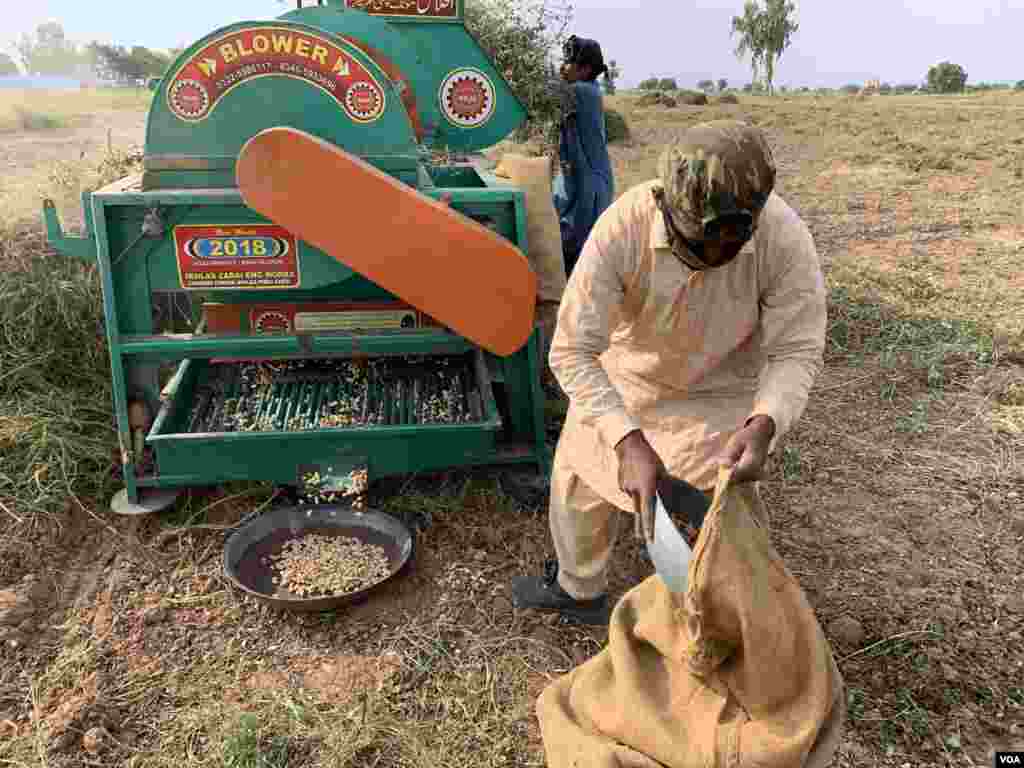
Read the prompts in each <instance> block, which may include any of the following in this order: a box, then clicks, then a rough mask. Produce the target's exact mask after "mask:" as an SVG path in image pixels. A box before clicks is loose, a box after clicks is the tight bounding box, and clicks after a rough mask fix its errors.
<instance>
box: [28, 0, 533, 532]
mask: <svg viewBox="0 0 1024 768" xmlns="http://www.w3.org/2000/svg"><path fill="white" fill-rule="evenodd" d="M298 6H299V7H298V8H297V9H295V10H292V11H290V12H288V13H285V14H284V15H282V16H281V17H280V18H278V19H275V20H273V21H253V22H243V23H239V24H234V25H231V26H227V27H224V28H222V29H219V30H216V31H215V32H212V33H211V34H210V35H208V36H206V37H204V38H203V39H202V40H200V41H198V42H197V43H195V44H194V45H193V46H191V47H190V48H189V49H187V50H186V51H184V52H183V53H182V54H181V55H180V57H179V58H178V59H177V61H176V62H175V63H174V64H173V65H172V66H171V68H170V69H169V70H168V72H167V75H166V76H165V77H164V78H163V79H162V80H160V81H159V82H158V83H156V84H155V86H154V87H155V95H154V99H153V102H152V106H151V108H150V111H149V116H148V125H147V129H146V143H145V156H144V165H143V172H142V173H141V174H139V175H135V176H130V177H127V178H123V179H121V180H119V181H117V182H114V183H113V184H110V185H109V186H106V187H104V188H103V189H100V190H98V191H95V192H93V193H87V194H85V195H83V200H82V204H83V208H84V219H85V232H84V236H83V237H71V236H67V235H65V233H64V232H62V229H61V225H60V222H59V219H58V216H57V212H56V210H55V208H54V205H53V203H52V201H46V202H45V203H44V219H45V222H46V225H47V231H48V235H49V240H50V242H51V244H52V246H53V247H54V248H55V249H56V250H58V251H59V252H61V253H63V254H65V255H67V256H69V257H75V258H79V259H83V260H85V261H89V262H94V263H95V264H97V266H98V271H99V274H100V277H101V280H102V290H103V310H104V318H105V322H106V334H107V341H108V343H109V348H110V363H111V375H112V380H113V400H114V409H115V413H116V418H117V433H118V441H119V445H120V456H121V463H122V465H123V479H124V485H125V488H124V489H123V490H121V491H120V492H119V493H118V494H117V495H116V496H115V497H114V499H113V502H112V508H113V509H114V510H115V511H116V512H119V513H122V514H140V513H144V512H154V511H158V510H160V509H163V508H165V507H167V506H168V505H170V504H171V503H173V500H174V499H175V498H176V496H177V494H178V493H180V492H181V490H182V489H183V488H186V487H189V486H210V485H215V484H219V483H223V482H228V481H237V480H258V481H267V482H273V483H276V484H280V485H286V486H301V485H302V484H303V482H304V478H309V477H316V478H318V479H319V482H320V483H321V484H323V483H325V482H326V484H327V486H328V487H343V486H344V480H343V479H344V478H348V477H351V476H352V474H353V472H354V471H360V472H363V473H368V474H369V476H370V477H371V478H373V477H382V476H389V475H399V474H407V473H413V472H421V471H433V470H440V469H444V468H450V467H455V466H465V465H491V464H496V465H497V464H521V465H531V464H532V465H534V466H536V467H537V468H538V469H539V470H540V471H541V472H545V471H546V469H547V466H548V462H549V455H548V449H547V448H546V446H545V441H544V427H543V397H542V393H541V388H540V367H541V361H540V349H541V345H540V343H539V342H540V330H539V328H537V327H536V325H535V324H534V321H533V315H532V312H533V310H532V305H531V309H530V321H529V327H528V329H527V330H526V331H524V333H523V334H522V338H523V342H522V343H521V344H519V345H518V346H517V348H516V349H515V350H514V351H512V352H511V353H509V352H508V351H507V350H504V351H502V352H500V353H495V352H494V351H493V349H491V350H489V349H486V348H484V346H482V345H480V344H477V343H474V342H473V341H471V340H470V339H469V338H467V335H468V336H472V334H459V333H456V332H455V331H453V330H452V325H455V324H453V323H445V322H441V321H439V320H438V319H435V317H436V316H437V315H438V313H436V312H430V311H429V307H425V304H424V303H423V302H419V306H417V305H416V303H414V302H411V301H409V300H408V297H407V296H406V297H403V296H400V295H396V293H395V292H394V291H391V290H389V289H388V286H387V285H385V284H382V283H385V282H386V280H380V279H378V280H377V281H376V282H374V281H371V280H370V279H369V278H367V277H366V276H365V275H364V274H362V273H360V272H359V271H358V270H356V269H353V268H351V267H350V266H349V262H352V261H354V260H353V259H352V258H350V257H351V254H346V253H345V252H344V251H345V248H344V247H339V248H333V249H325V248H318V247H316V246H314V245H312V244H310V243H309V242H308V239H303V237H302V233H301V232H299V233H297V232H295V231H289V229H288V228H286V227H284V226H282V223H281V222H280V221H275V220H273V217H268V216H264V215H261V214H260V213H258V212H257V210H255V209H254V208H253V207H252V206H250V205H247V204H246V200H245V199H243V190H241V189H240V185H239V182H238V179H237V177H236V166H239V165H240V164H241V163H240V160H239V157H240V155H241V154H242V153H243V150H244V148H245V146H246V145H247V144H248V143H250V142H251V140H253V138H254V137H256V136H257V135H259V134H261V133H264V132H267V131H268V130H270V129H277V128H281V127H284V128H288V129H295V130H297V131H301V132H303V133H304V135H308V136H311V137H315V139H317V140H319V141H322V142H326V143H327V144H329V145H330V146H331V147H335V148H338V149H341V150H344V152H345V153H348V154H349V155H350V156H351V157H354V158H357V159H358V162H361V163H364V164H366V167H372V168H373V169H375V171H374V173H377V174H386V176H387V177H388V179H394V180H396V181H397V182H398V183H399V184H398V185H399V186H401V187H402V188H403V190H408V194H409V195H410V200H413V198H415V200H413V202H415V204H416V205H419V206H420V207H422V205H423V204H424V198H429V200H430V201H438V202H436V203H434V202H431V204H432V205H437V206H438V207H439V208H441V207H444V208H445V210H446V211H447V216H449V217H452V216H455V217H457V218H462V217H464V219H463V220H464V221H465V222H466V223H467V225H468V226H471V227H476V228H477V229H476V230H475V231H480V230H481V227H486V228H487V229H488V230H490V231H489V232H485V233H484V234H487V235H489V236H491V237H492V238H493V237H494V235H493V233H495V232H496V233H497V234H498V235H500V238H495V239H498V240H500V242H502V243H505V244H506V245H508V244H509V243H511V244H512V245H513V246H514V247H515V248H517V249H518V251H517V253H518V255H519V257H520V258H522V254H524V253H525V252H526V249H527V243H526V235H525V233H526V221H525V207H524V204H523V196H522V192H521V191H520V190H519V189H518V188H516V187H515V186H512V185H511V184H509V183H506V182H504V181H502V180H500V179H498V178H497V177H495V176H494V175H492V174H490V173H488V172H487V171H486V170H485V168H486V164H485V163H484V162H483V160H484V158H483V156H482V155H481V154H479V152H480V150H482V149H483V148H485V147H489V146H493V145H494V144H496V143H498V142H499V141H501V140H502V139H504V138H505V137H507V136H508V135H509V134H510V133H511V132H512V131H514V130H515V129H516V128H517V127H518V126H520V125H521V124H522V122H523V121H524V120H525V118H526V113H525V110H524V108H523V106H522V105H521V103H520V102H519V101H518V100H517V99H516V97H515V96H514V94H513V93H512V91H511V89H510V88H509V86H508V84H507V82H506V81H505V80H504V79H503V77H502V76H501V74H500V73H499V72H498V71H496V69H495V67H494V65H493V63H492V62H491V61H490V60H489V58H488V56H487V55H486V54H485V52H484V51H483V49H482V48H481V47H480V46H479V45H478V43H477V42H476V41H475V40H474V39H473V37H472V36H471V35H470V34H469V33H468V32H467V31H466V29H465V26H464V22H463V19H464V16H463V0H327V2H326V4H323V0H321V4H320V5H318V6H315V7H305V8H304V7H302V4H301V1H300V2H299V3H298ZM268 183H270V182H268ZM388 183H392V182H388ZM310 184H311V185H316V186H317V187H318V188H316V189H314V190H313V192H315V194H316V195H317V196H318V197H319V199H320V203H319V206H318V209H324V210H328V211H336V212H337V214H338V228H339V231H340V232H341V233H342V234H344V232H345V231H346V228H349V229H350V230H352V229H353V228H356V229H357V228H359V227H360V226H367V227H389V226H394V227H401V225H402V222H403V216H404V213H403V206H401V205H399V206H397V208H396V209H395V210H391V211H387V212H379V213H377V214H374V217H371V218H372V220H370V221H365V222H362V221H359V220H358V219H354V218H353V216H351V215H349V216H348V217H347V218H346V216H345V212H346V211H350V210H351V208H352V206H353V204H354V203H357V202H358V201H359V197H360V189H359V187H358V185H357V186H356V187H355V188H346V185H345V184H344V183H340V184H337V185H332V184H331V185H323V183H322V179H317V178H310ZM309 193H310V191H309V190H306V191H305V194H307V195H308V194H309ZM402 194H404V192H403V193H402ZM452 211H454V212H455V213H452ZM428 214H429V215H428V219H429V216H433V215H434V214H433V213H430V212H428ZM328 215H330V216H333V214H328ZM361 215H362V214H361ZM388 222H390V224H389V223H388ZM431 229H432V228H431V227H430V226H427V227H426V228H425V230H424V231H422V232H421V233H420V235H419V237H420V239H421V242H419V244H418V247H417V248H415V249H413V253H408V252H402V251H400V250H393V251H388V252H381V253H377V254H373V258H375V259H377V260H378V261H379V262H380V263H381V264H384V265H385V266H384V267H382V269H384V271H385V272H387V271H388V270H391V271H392V272H394V271H398V272H400V271H401V270H403V269H405V268H406V267H411V266H412V264H411V262H410V261H408V260H410V259H416V260H420V261H422V260H429V259H432V258H437V264H438V267H437V269H438V270H440V271H441V274H439V275H437V276H436V277H437V280H438V281H440V282H444V283H448V284H449V285H456V286H459V283H460V281H463V282H465V280H466V277H465V275H462V274H458V273H451V274H448V273H447V270H450V269H451V267H450V265H451V263H452V261H451V258H449V257H450V256H451V253H453V252H456V251H458V249H459V247H460V244H459V243H458V242H442V241H436V242H435V241H432V238H436V237H437V235H436V234H435V233H434V232H432V231H431ZM467 231H468V230H467ZM357 239H358V238H357ZM362 242H364V243H365V242H366V238H365V237H363V238H362ZM321 245H322V242H321ZM360 257H361V258H362V259H363V262H365V260H366V257H367V254H365V253H362V254H360ZM446 258H447V259H448V260H447V261H445V259H446ZM404 260H405V261H404ZM356 261H358V260H356ZM363 262H361V263H363ZM417 266H419V267H422V266H423V265H422V263H420V264H418V265H417ZM484 266H486V265H484ZM364 271H365V270H364ZM375 274H377V273H375ZM440 282H439V284H440ZM460 288H461V289H462V290H464V291H465V292H466V295H470V294H475V295H477V296H479V295H480V294H481V293H483V294H485V295H490V294H493V302H494V306H495V312H494V318H493V319H492V321H491V322H496V323H500V322H502V321H501V300H502V294H501V287H500V286H491V285H487V284H479V283H475V284H464V285H461V286H460ZM427 303H429V302H427ZM332 482H334V483H335V486H331V485H330V484H331V483H332Z"/></svg>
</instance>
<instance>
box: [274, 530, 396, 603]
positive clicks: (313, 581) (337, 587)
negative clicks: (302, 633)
mask: <svg viewBox="0 0 1024 768" xmlns="http://www.w3.org/2000/svg"><path fill="white" fill-rule="evenodd" d="M270 562H271V563H272V564H273V566H274V569H275V571H276V573H277V574H279V575H275V576H274V577H273V581H274V584H275V585H276V586H277V587H278V588H280V589H283V590H287V591H289V592H291V593H292V594H294V595H298V596H300V597H327V596H329V595H347V594H350V593H352V592H358V591H359V590H361V589H365V588H366V587H369V586H371V585H373V584H376V583H377V582H379V581H381V580H382V579H384V578H386V577H387V575H388V574H389V573H390V571H391V564H390V562H389V561H388V557H387V554H385V552H384V550H383V549H382V548H381V547H377V546H374V545H372V544H363V543H362V542H360V541H359V540H358V539H354V538H349V537H345V536H325V535H322V534H316V533H311V534H308V535H306V536H303V537H302V538H300V539H292V540H291V541H289V542H288V543H287V544H285V545H284V547H283V548H282V549H281V552H280V554H278V555H274V556H273V557H271V558H270Z"/></svg>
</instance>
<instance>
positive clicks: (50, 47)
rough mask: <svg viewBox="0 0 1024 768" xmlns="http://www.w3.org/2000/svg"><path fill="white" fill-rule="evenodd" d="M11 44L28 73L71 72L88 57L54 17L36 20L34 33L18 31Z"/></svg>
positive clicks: (51, 73)
mask: <svg viewBox="0 0 1024 768" xmlns="http://www.w3.org/2000/svg"><path fill="white" fill-rule="evenodd" d="M14 48H15V50H16V52H17V54H18V56H19V57H20V58H21V62H22V64H23V65H24V66H25V70H26V71H27V72H28V74H30V75H73V74H75V73H76V72H78V71H79V70H80V69H81V68H82V66H83V65H84V64H85V63H86V62H87V60H88V59H87V57H86V56H85V54H84V51H82V50H80V49H79V48H78V46H76V45H75V44H74V43H73V42H71V41H70V40H68V39H67V38H66V37H65V35H64V27H62V26H61V25H60V23H59V22H56V21H49V22H47V23H45V24H40V25H39V26H38V27H36V31H35V33H34V34H30V35H22V37H21V39H20V40H19V41H18V42H16V43H15V44H14Z"/></svg>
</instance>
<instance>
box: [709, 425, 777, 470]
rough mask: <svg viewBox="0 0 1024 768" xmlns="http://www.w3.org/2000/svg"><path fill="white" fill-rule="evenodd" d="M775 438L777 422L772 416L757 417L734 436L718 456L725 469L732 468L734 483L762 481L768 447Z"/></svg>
mask: <svg viewBox="0 0 1024 768" xmlns="http://www.w3.org/2000/svg"><path fill="white" fill-rule="evenodd" d="M774 436H775V422H774V421H773V420H772V418H771V417H770V416H755V417H754V418H753V419H751V421H750V423H749V424H748V425H747V426H745V427H744V428H743V429H741V430H740V431H739V432H737V433H736V434H735V435H733V436H732V439H730V440H729V442H728V443H727V444H726V446H725V449H724V450H723V451H722V453H721V454H719V456H718V463H719V465H720V466H723V467H732V468H733V472H732V477H733V481H734V482H737V483H749V482H751V481H754V480H760V479H761V476H762V474H763V472H764V464H765V461H767V459H768V447H769V446H770V445H771V442H772V437H774Z"/></svg>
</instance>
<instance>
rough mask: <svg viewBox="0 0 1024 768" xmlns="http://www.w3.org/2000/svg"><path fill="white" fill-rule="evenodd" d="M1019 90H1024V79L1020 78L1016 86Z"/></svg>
mask: <svg viewBox="0 0 1024 768" xmlns="http://www.w3.org/2000/svg"><path fill="white" fill-rule="evenodd" d="M1014 87H1015V88H1016V89H1017V90H1018V91H1024V80H1018V81H1017V85H1016V86H1014Z"/></svg>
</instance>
